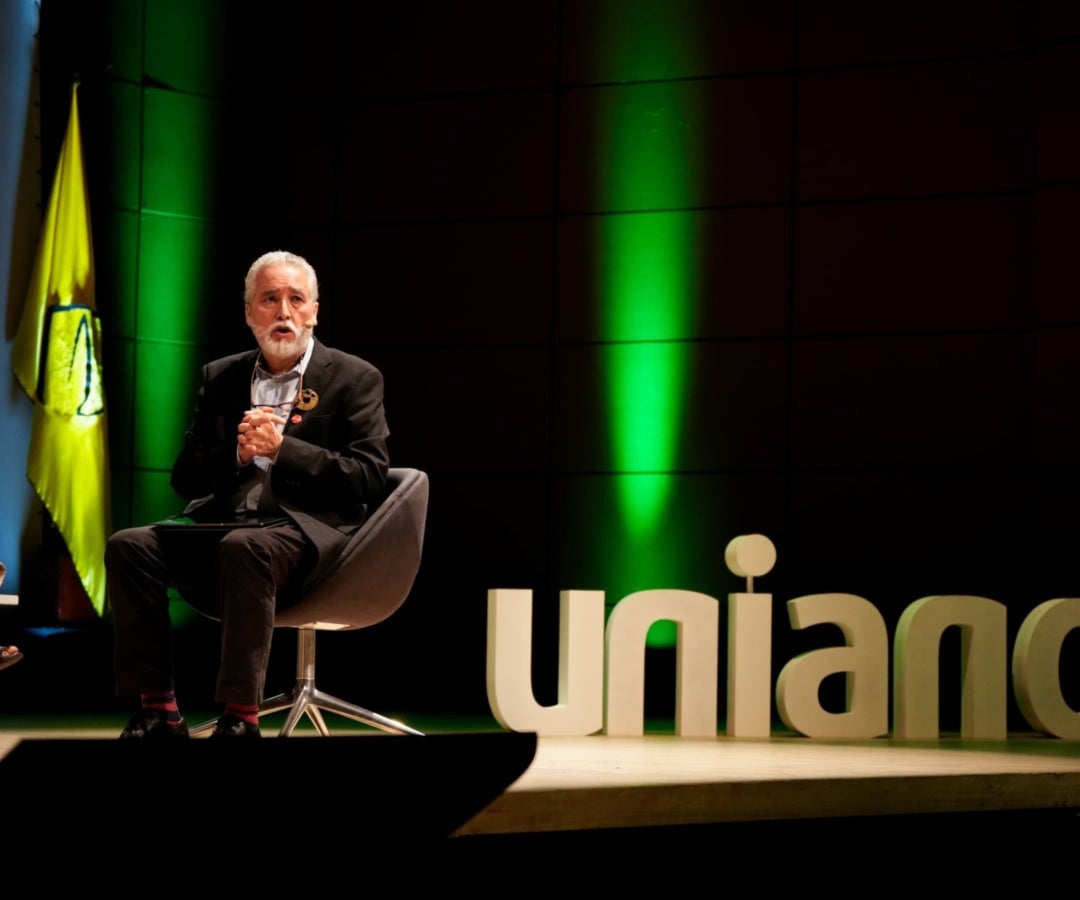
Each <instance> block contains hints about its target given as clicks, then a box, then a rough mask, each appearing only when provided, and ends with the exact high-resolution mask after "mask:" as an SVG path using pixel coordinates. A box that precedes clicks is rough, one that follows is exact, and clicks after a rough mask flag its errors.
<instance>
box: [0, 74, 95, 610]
mask: <svg viewBox="0 0 1080 900" xmlns="http://www.w3.org/2000/svg"><path fill="white" fill-rule="evenodd" d="M11 366H12V370H13V371H14V373H15V377H16V378H17V379H18V381H19V384H20V385H22V388H23V390H24V391H26V393H27V395H28V396H29V397H30V399H31V400H33V401H34V418H33V424H32V426H31V434H30V451H29V455H28V457H27V464H26V475H27V477H28V478H29V479H30V483H31V484H32V485H33V486H34V490H35V491H37V494H38V496H39V497H40V498H41V501H42V503H44V504H45V508H46V509H47V510H48V511H49V515H50V516H51V517H52V520H53V522H55V523H56V527H57V528H58V529H59V531H60V534H61V535H62V537H63V539H64V543H65V544H66V546H67V549H68V552H69V553H70V554H71V559H72V562H73V563H74V565H75V571H76V572H77V573H78V575H79V580H80V581H81V582H82V585H83V588H84V589H85V590H86V593H87V596H88V597H89V598H90V601H91V603H92V604H93V606H94V608H95V610H97V613H98V614H99V615H103V614H104V613H105V541H106V539H107V538H108V536H109V533H110V531H111V511H110V510H111V504H110V486H109V484H110V481H109V452H108V424H107V422H106V417H105V394H104V390H103V388H102V383H101V325H100V321H99V319H98V316H97V311H96V309H95V305H94V248H93V241H92V238H91V233H90V203H89V196H88V194H87V191H86V180H85V176H84V172H83V154H82V139H81V136H80V134H79V107H78V84H77V83H76V84H74V85H72V88H71V112H70V115H69V117H68V126H67V133H66V134H65V136H64V143H63V146H62V147H61V150H60V161H59V163H58V164H57V168H56V175H55V177H54V178H53V184H52V192H51V194H50V196H49V205H48V208H47V210H46V212H45V221H44V223H43V225H42V230H41V239H40V242H39V244H38V251H37V259H36V261H35V263H34V271H33V274H32V276H31V280H30V291H29V293H28V295H27V298H26V306H25V307H24V308H23V313H22V318H21V319H20V321H19V328H18V331H17V332H16V334H15V342H14V344H13V346H12V351H11Z"/></svg>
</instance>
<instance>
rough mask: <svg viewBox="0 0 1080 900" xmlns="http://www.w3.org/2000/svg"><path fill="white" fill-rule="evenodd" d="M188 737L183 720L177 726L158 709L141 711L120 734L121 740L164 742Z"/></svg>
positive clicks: (185, 723) (129, 720)
mask: <svg viewBox="0 0 1080 900" xmlns="http://www.w3.org/2000/svg"><path fill="white" fill-rule="evenodd" d="M187 736H188V727H187V722H185V721H184V720H183V719H181V720H180V721H179V722H177V723H176V724H175V725H173V724H170V723H169V722H167V721H166V720H165V716H164V714H163V713H162V712H161V711H160V710H156V709H140V710H139V711H138V712H137V713H135V715H133V716H132V717H131V718H130V719H128V723H127V727H126V728H125V729H124V730H123V731H121V732H120V738H121V739H122V740H126V739H128V738H152V739H154V740H162V739H166V740H167V739H169V738H186V737H187Z"/></svg>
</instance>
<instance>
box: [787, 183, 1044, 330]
mask: <svg viewBox="0 0 1080 900" xmlns="http://www.w3.org/2000/svg"><path fill="white" fill-rule="evenodd" d="M1030 210H1031V199H1030V196H1029V195H1026V194H1019V195H1004V196H1002V195H996V196H976V197H963V198H953V197H950V198H934V199H923V200H898V201H892V202H885V203H860V204H835V205H833V204H827V205H821V206H807V207H805V208H802V209H800V210H799V213H798V216H797V228H796V233H795V234H796V236H795V247H796V261H795V287H794V290H795V309H794V328H795V331H796V333H798V334H813V333H825V334H830V333H833V334H858V333H865V332H874V333H886V334H887V333H896V332H904V331H924V330H933V331H938V330H944V331H964V330H969V329H983V328H1020V327H1026V326H1028V325H1030V317H1031V309H1030V304H1031V301H1030V296H1029V290H1030V284H1031V212H1030Z"/></svg>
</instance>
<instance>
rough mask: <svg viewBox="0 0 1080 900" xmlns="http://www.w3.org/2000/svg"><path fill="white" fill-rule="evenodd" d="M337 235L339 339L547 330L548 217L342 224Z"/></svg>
mask: <svg viewBox="0 0 1080 900" xmlns="http://www.w3.org/2000/svg"><path fill="white" fill-rule="evenodd" d="M337 242H338V248H339V249H338V257H339V259H340V260H341V261H342V266H341V268H340V270H339V279H338V283H337V285H336V294H337V296H339V297H340V298H342V300H341V302H342V308H341V310H340V315H339V316H338V317H337V319H335V331H336V332H337V334H338V335H339V336H340V337H339V340H349V342H350V343H352V342H354V341H355V342H359V344H361V345H364V346H372V345H389V346H410V347H421V346H454V345H468V346H477V345H483V344H500V343H506V344H514V343H520V342H530V343H535V342H543V341H547V340H548V339H549V338H550V334H551V302H552V273H551V262H552V254H553V249H552V242H553V228H552V225H551V223H550V221H547V220H544V219H513V220H469V221H453V222H432V223H413V224H410V225H400V226H399V225H388V226H371V227H367V228H364V227H357V228H347V229H346V228H342V229H339V230H338V232H337Z"/></svg>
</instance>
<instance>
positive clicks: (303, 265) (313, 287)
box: [244, 250, 319, 306]
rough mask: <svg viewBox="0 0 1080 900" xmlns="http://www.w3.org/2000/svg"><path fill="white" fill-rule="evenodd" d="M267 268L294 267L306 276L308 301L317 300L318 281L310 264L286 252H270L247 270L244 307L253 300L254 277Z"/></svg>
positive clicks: (300, 257) (302, 258)
mask: <svg viewBox="0 0 1080 900" xmlns="http://www.w3.org/2000/svg"><path fill="white" fill-rule="evenodd" d="M267 266H296V267H297V268H298V269H300V271H302V272H304V273H306V274H307V279H308V300H309V301H310V302H312V303H314V302H315V301H317V300H318V299H319V279H318V278H317V277H316V275H315V269H314V268H312V266H311V263H309V262H308V261H307V260H306V259H304V257H302V256H297V255H296V254H295V253H290V252H289V251H288V250H271V251H270V252H269V253H264V254H263V255H262V256H260V257H259V258H258V259H257V260H255V262H253V263H252V264H251V268H249V269H248V273H247V277H246V278H245V279H244V304H245V305H246V306H250V305H251V301H252V300H254V299H255V278H256V276H257V275H258V274H259V273H260V272H261V271H262V270H263V269H265V268H266V267H267Z"/></svg>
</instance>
